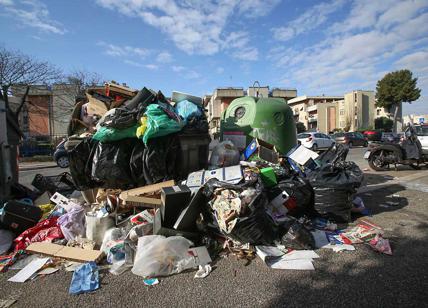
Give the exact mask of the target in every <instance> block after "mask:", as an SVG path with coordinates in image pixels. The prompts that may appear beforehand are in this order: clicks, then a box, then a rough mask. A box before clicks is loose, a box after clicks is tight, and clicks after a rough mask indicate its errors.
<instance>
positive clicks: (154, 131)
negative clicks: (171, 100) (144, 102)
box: [143, 104, 183, 144]
mask: <svg viewBox="0 0 428 308" xmlns="http://www.w3.org/2000/svg"><path fill="white" fill-rule="evenodd" d="M166 111H167V110H165V109H163V108H161V106H159V105H157V104H152V105H149V106H148V107H147V110H146V112H145V113H144V115H145V116H147V128H146V131H145V133H144V136H143V141H144V143H145V144H147V142H148V141H149V140H150V139H152V138H155V137H161V136H166V135H169V134H172V133H176V132H178V131H180V130H181V129H182V128H183V123H180V122H178V121H176V120H175V119H173V118H171V117H169V116H168V114H167V112H166Z"/></svg>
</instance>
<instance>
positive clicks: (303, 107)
mask: <svg viewBox="0 0 428 308" xmlns="http://www.w3.org/2000/svg"><path fill="white" fill-rule="evenodd" d="M288 105H289V106H290V107H291V108H292V110H293V115H294V119H295V121H296V122H302V123H303V124H304V125H305V127H306V128H307V130H309V131H315V130H318V131H320V132H323V133H329V132H331V131H333V130H337V129H340V130H349V131H356V130H359V129H365V128H374V119H375V118H376V117H378V115H377V114H379V116H382V115H383V114H385V111H384V110H383V108H378V109H379V111H377V108H376V107H375V95H374V92H373V91H362V90H357V91H352V92H349V93H346V94H345V95H344V96H299V97H296V98H294V99H291V100H289V101H288Z"/></svg>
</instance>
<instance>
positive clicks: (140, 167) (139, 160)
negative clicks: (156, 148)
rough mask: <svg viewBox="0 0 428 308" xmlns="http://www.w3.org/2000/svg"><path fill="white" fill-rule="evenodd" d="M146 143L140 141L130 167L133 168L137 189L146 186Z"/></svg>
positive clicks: (132, 156) (132, 155) (133, 152)
mask: <svg viewBox="0 0 428 308" xmlns="http://www.w3.org/2000/svg"><path fill="white" fill-rule="evenodd" d="M144 149H145V146H144V142H143V141H142V140H140V139H139V142H137V143H136V144H135V146H134V148H133V150H132V154H131V160H130V162H129V167H130V168H131V176H132V181H133V182H134V184H135V185H136V186H137V187H140V186H144V185H146V180H145V178H144Z"/></svg>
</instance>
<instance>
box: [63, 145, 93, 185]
mask: <svg viewBox="0 0 428 308" xmlns="http://www.w3.org/2000/svg"><path fill="white" fill-rule="evenodd" d="M97 145H98V141H96V140H94V139H90V138H87V139H83V140H82V141H80V143H78V144H77V145H76V146H75V147H73V148H72V149H70V150H68V151H67V154H68V160H69V168H70V174H71V176H72V178H73V182H74V184H75V185H76V187H77V189H78V190H87V189H91V188H95V187H98V185H99V184H100V183H98V182H97V181H95V180H93V179H92V175H91V171H92V158H93V156H94V153H95V150H96V148H97Z"/></svg>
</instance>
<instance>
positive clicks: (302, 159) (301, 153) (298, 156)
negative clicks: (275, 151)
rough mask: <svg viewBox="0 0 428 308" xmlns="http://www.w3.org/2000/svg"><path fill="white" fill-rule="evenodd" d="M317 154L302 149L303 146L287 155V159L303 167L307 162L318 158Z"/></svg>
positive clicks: (304, 148)
mask: <svg viewBox="0 0 428 308" xmlns="http://www.w3.org/2000/svg"><path fill="white" fill-rule="evenodd" d="M318 156H319V155H318V153H316V152H314V151H311V150H309V149H308V148H306V147H304V146H303V145H301V146H299V147H298V148H297V149H296V150H295V151H294V152H293V153H291V154H290V155H289V158H291V159H292V160H294V161H295V162H296V163H298V164H300V165H302V166H303V165H304V164H306V163H307V161H308V160H309V159H310V158H312V159H317V158H318Z"/></svg>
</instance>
